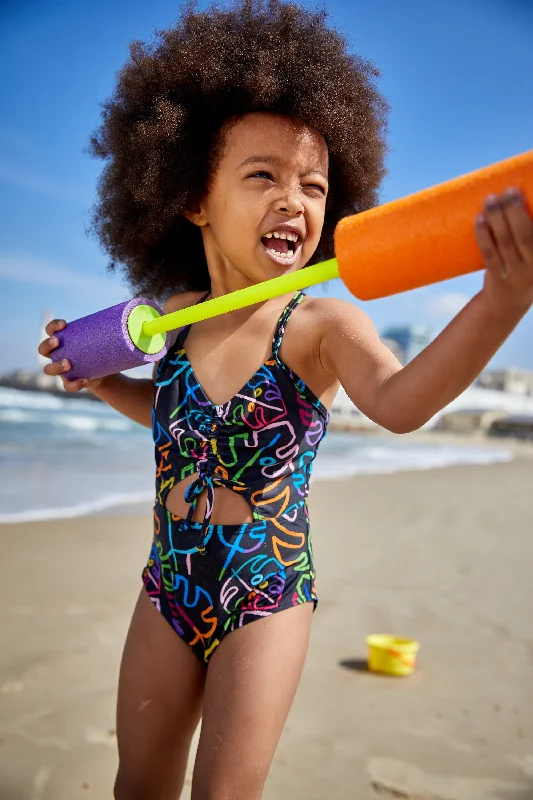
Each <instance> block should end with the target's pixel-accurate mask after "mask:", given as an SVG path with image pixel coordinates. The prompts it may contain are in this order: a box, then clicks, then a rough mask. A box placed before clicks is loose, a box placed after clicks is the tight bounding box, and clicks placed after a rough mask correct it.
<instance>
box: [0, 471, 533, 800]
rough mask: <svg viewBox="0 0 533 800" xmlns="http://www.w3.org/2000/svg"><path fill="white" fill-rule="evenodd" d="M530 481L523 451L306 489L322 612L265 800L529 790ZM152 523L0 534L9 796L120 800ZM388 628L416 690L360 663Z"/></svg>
mask: <svg viewBox="0 0 533 800" xmlns="http://www.w3.org/2000/svg"><path fill="white" fill-rule="evenodd" d="M532 479H533V460H531V458H523V457H518V458H517V459H516V460H515V461H513V462H512V463H509V464H499V465H492V466H474V467H453V468H447V469H440V470H431V471H426V472H410V473H407V472H406V473H396V474H394V475H388V476H365V477H358V478H351V479H349V480H345V481H337V482H323V483H319V482H315V483H314V485H313V490H312V495H311V512H312V520H313V543H314V548H315V557H316V562H317V568H318V588H319V593H320V604H319V608H318V610H317V612H316V614H315V618H314V624H313V632H312V640H311V645H310V651H309V656H308V660H307V665H306V669H305V672H304V676H303V679H302V682H301V686H300V689H299V692H298V695H297V697H296V700H295V703H294V706H293V709H292V711H291V714H290V717H289V720H288V722H287V725H286V728H285V731H284V734H283V737H282V741H281V743H280V746H279V748H278V751H277V754H276V758H275V761H274V764H273V767H272V770H271V773H270V776H269V779H268V782H267V787H266V790H265V794H264V798H265V800H274V798H276V800H326V799H328V800H329V798H332V799H333V798H334V800H367V799H368V800H371V799H372V800H376V798H379V797H384V798H387V797H390V798H411V799H412V800H527V798H533V680H532V678H533V669H532V667H533V626H532V625H531V619H532V609H533V581H532V579H531V571H532V566H531V565H532V564H533V480H532ZM150 524H151V523H150V517H149V514H147V513H145V514H140V515H136V516H126V515H122V516H111V517H92V518H82V519H77V520H72V521H60V522H46V523H38V524H31V525H30V524H19V525H12V526H7V525H6V526H0V558H1V563H2V566H3V570H2V580H1V582H0V592H1V603H0V626H1V628H0V633H1V641H2V649H1V653H0V800H78V798H80V800H81V798H83V800H105V799H106V798H111V797H112V789H111V787H112V783H113V779H114V773H115V768H116V742H115V735H114V709H115V695H116V680H117V671H118V664H119V659H120V653H121V648H122V644H123V641H124V637H125V633H126V629H127V625H128V622H129V616H130V614H131V610H132V606H133V604H134V602H135V598H136V595H137V593H138V590H139V585H140V571H141V567H142V564H143V561H144V559H145V558H146V556H147V553H148V550H149V545H150V538H151V532H150ZM383 631H388V632H393V633H396V634H399V635H405V636H410V637H416V638H418V639H419V640H420V641H421V644H422V648H421V651H420V658H419V665H418V669H417V672H416V673H415V675H414V676H412V677H411V678H407V679H391V678H383V677H378V676H375V675H372V674H369V673H368V672H366V671H365V656H366V653H365V646H364V637H365V635H366V634H367V633H369V632H383ZM183 797H184V798H188V797H189V789H188V788H187V790H186V792H185V793H184V795H183Z"/></svg>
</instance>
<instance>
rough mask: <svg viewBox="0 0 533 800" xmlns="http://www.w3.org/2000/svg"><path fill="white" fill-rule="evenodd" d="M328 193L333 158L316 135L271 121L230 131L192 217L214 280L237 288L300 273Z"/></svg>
mask: <svg viewBox="0 0 533 800" xmlns="http://www.w3.org/2000/svg"><path fill="white" fill-rule="evenodd" d="M327 191H328V150H327V146H326V143H325V141H324V139H323V137H322V136H321V135H320V134H318V133H317V132H316V131H314V130H312V129H310V128H308V127H307V126H305V125H304V124H303V123H301V122H299V121H297V120H294V119H292V118H290V117H285V116H281V115H277V114H269V113H254V114H247V115H246V116H244V117H242V118H241V119H240V120H238V122H236V123H234V124H233V125H231V127H229V129H228V130H227V131H226V132H225V136H224V137H223V145H222V152H221V157H220V161H219V163H218V166H217V168H216V170H215V173H214V175H213V176H212V179H211V184H210V188H209V191H208V193H207V196H206V197H205V198H204V200H203V202H202V203H200V205H199V213H197V214H195V215H191V217H190V218H191V219H192V220H193V221H194V222H195V223H196V224H198V225H200V226H201V230H202V235H203V240H204V247H205V251H206V257H207V262H208V265H209V271H210V274H211V278H212V279H216V278H217V277H221V278H225V280H226V282H227V281H228V279H229V281H231V283H232V288H236V284H239V285H241V284H242V285H247V284H248V283H250V282H252V283H257V282H259V281H263V280H267V279H269V278H274V277H276V276H278V275H282V274H284V273H287V272H294V271H295V270H297V269H299V268H300V267H303V266H304V265H305V264H306V263H307V262H308V261H309V259H310V258H311V256H312V255H313V253H314V251H315V250H316V247H317V245H318V242H319V240H320V235H321V232H322V225H323V222H324V213H325V207H326V195H327ZM274 233H276V234H279V237H278V236H275V235H274ZM286 236H288V237H289V238H285V237H286ZM295 239H296V241H294V240H295ZM235 270H237V272H238V273H240V276H237V275H236V274H235Z"/></svg>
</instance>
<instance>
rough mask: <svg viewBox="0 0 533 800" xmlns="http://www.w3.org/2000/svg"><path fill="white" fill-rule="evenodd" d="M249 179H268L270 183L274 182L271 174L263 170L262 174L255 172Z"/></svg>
mask: <svg viewBox="0 0 533 800" xmlns="http://www.w3.org/2000/svg"><path fill="white" fill-rule="evenodd" d="M248 177H249V178H266V179H267V180H269V181H272V180H274V178H273V177H272V175H271V174H270V172H265V171H264V170H261V171H260V172H253V173H252V174H251V175H248Z"/></svg>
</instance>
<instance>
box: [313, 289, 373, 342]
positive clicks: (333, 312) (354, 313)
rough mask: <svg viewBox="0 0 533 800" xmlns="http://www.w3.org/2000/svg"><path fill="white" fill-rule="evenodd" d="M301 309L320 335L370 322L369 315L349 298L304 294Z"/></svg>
mask: <svg viewBox="0 0 533 800" xmlns="http://www.w3.org/2000/svg"><path fill="white" fill-rule="evenodd" d="M302 311H304V313H305V314H306V316H307V319H308V320H309V321H310V322H312V323H313V328H314V330H315V332H316V335H317V336H319V337H322V336H323V335H324V334H325V333H333V332H334V331H335V330H337V331H338V330H340V329H343V328H346V326H348V327H352V328H353V327H354V326H355V327H358V326H366V325H368V324H372V323H371V321H370V317H369V316H368V315H367V314H365V312H364V311H363V310H362V309H361V308H359V307H358V306H356V305H355V303H351V302H350V301H349V300H341V299H340V298H338V297H311V296H309V295H305V297H304V300H303V303H302Z"/></svg>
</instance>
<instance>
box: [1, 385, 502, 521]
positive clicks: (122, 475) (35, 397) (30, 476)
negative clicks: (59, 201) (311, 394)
mask: <svg viewBox="0 0 533 800" xmlns="http://www.w3.org/2000/svg"><path fill="white" fill-rule="evenodd" d="M510 459H511V455H510V454H509V453H508V452H506V451H502V450H501V449H494V450H492V449H490V448H487V447H476V446H474V445H466V444H465V445H456V444H450V443H444V442H443V443H442V444H426V443H414V442H413V441H409V440H406V439H402V438H401V437H399V438H394V437H390V438H388V437H384V436H379V435H373V434H366V433H365V434H362V435H358V434H355V433H339V432H335V431H329V432H328V434H327V436H326V438H325V439H324V441H323V442H322V444H321V448H320V451H319V454H318V456H317V458H316V461H315V465H314V469H313V478H312V480H324V479H328V480H331V479H333V480H339V479H342V478H346V477H348V476H352V475H362V474H380V473H383V474H384V473H391V472H397V471H399V470H416V469H423V470H425V469H432V468H437V467H445V466H450V465H452V464H488V463H493V462H496V461H508V460H510ZM153 487H154V458H153V445H152V441H151V432H150V431H149V430H148V429H147V428H143V427H141V426H140V425H137V424H136V423H135V422H132V421H130V420H128V419H126V417H123V416H121V415H120V414H119V413H118V412H116V411H114V410H113V409H112V408H109V407H108V406H106V405H104V404H103V403H96V402H94V401H91V400H84V399H78V398H77V399H76V400H73V399H72V398H62V397H55V396H52V395H47V394H44V393H40V392H25V391H18V390H16V389H6V388H2V387H0V523H7V522H25V521H34V520H35V521H36V520H44V519H61V518H63V519H65V518H73V517H78V516H83V515H86V514H97V513H103V512H105V513H113V511H115V512H116V509H117V508H119V507H121V508H123V507H128V506H131V507H132V508H135V507H136V506H137V507H139V504H141V506H142V505H143V504H144V507H147V506H148V504H150V503H151V502H152V500H153V496H154V488H153Z"/></svg>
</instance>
